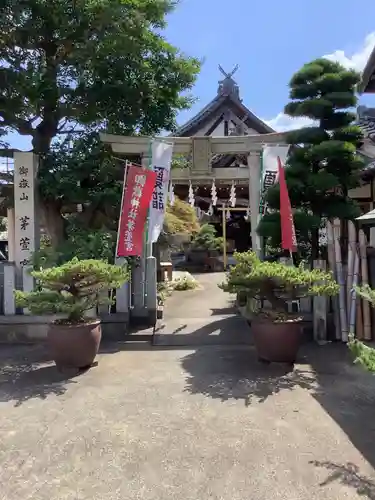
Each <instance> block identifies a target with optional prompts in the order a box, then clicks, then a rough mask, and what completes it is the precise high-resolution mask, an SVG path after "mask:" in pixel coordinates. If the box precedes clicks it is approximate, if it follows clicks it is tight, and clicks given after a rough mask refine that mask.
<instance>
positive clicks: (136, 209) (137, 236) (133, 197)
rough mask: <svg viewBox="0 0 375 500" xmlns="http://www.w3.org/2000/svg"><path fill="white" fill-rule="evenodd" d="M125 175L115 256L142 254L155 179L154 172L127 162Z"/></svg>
mask: <svg viewBox="0 0 375 500" xmlns="http://www.w3.org/2000/svg"><path fill="white" fill-rule="evenodd" d="M125 176H126V179H124V188H123V193H122V203H121V213H120V221H119V229H118V235H117V249H116V255H117V257H129V256H131V255H136V256H140V255H142V250H143V241H144V237H143V232H144V229H145V227H146V219H147V213H148V209H149V205H150V202H151V197H152V193H153V191H154V187H155V181H156V173H155V172H153V171H152V170H147V169H144V168H142V167H138V166H137V165H133V164H128V169H127V174H126V172H125Z"/></svg>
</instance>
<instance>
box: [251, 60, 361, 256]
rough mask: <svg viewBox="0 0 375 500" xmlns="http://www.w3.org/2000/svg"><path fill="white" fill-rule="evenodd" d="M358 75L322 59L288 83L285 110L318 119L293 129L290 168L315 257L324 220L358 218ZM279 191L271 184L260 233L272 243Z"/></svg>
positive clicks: (305, 239)
mask: <svg viewBox="0 0 375 500" xmlns="http://www.w3.org/2000/svg"><path fill="white" fill-rule="evenodd" d="M358 81H359V75H358V73H356V72H355V71H353V70H348V69H346V68H344V67H343V66H341V65H340V64H339V63H337V62H333V61H329V60H327V59H317V60H315V61H312V62H310V63H308V64H305V65H304V66H303V67H302V69H301V70H300V71H298V72H297V73H296V74H295V75H294V76H293V77H292V79H291V81H290V83H289V87H290V98H291V102H290V103H289V104H287V105H286V106H285V113H286V114H287V115H289V116H291V117H296V118H297V117H304V118H309V119H311V120H313V122H314V124H313V126H311V127H305V128H302V129H299V130H295V131H292V132H290V133H289V134H288V135H287V142H288V143H289V144H291V150H290V154H289V159H288V162H287V168H286V171H285V176H286V182H287V186H288V191H289V196H290V201H291V205H292V208H293V212H294V223H295V228H296V235H297V241H298V243H299V245H300V246H301V247H302V246H304V245H310V244H311V253H312V258H317V257H318V256H319V228H320V227H322V225H323V224H324V219H326V218H328V219H331V218H335V217H339V218H340V219H347V220H350V219H354V218H355V217H357V216H358V215H359V211H358V207H357V206H356V204H355V202H354V201H353V200H351V199H350V198H349V196H348V191H349V189H352V188H354V187H356V186H358V185H359V172H360V170H361V169H362V168H363V161H362V160H361V157H360V156H359V155H358V154H357V147H358V145H359V144H360V141H361V138H362V133H361V130H360V128H359V127H358V126H355V125H353V124H352V123H353V121H354V119H355V114H354V113H353V112H351V111H350V109H351V108H354V106H355V105H356V103H357V98H356V95H355V88H356V84H357V83H358ZM279 197H280V191H279V186H278V184H277V185H275V186H273V187H272V188H270V189H269V190H268V192H267V195H266V199H267V202H268V207H269V208H270V209H271V211H270V213H268V214H266V215H265V216H264V217H263V219H262V220H261V222H260V224H259V226H258V232H259V234H260V235H262V236H264V237H265V240H266V242H267V243H269V244H270V245H271V246H272V247H273V248H277V247H279V246H280V241H281V231H280V214H279V209H280V201H279Z"/></svg>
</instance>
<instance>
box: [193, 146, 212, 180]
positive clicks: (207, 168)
mask: <svg viewBox="0 0 375 500" xmlns="http://www.w3.org/2000/svg"><path fill="white" fill-rule="evenodd" d="M192 152H193V166H192V172H193V173H196V174H206V173H210V172H211V141H210V138H209V137H192Z"/></svg>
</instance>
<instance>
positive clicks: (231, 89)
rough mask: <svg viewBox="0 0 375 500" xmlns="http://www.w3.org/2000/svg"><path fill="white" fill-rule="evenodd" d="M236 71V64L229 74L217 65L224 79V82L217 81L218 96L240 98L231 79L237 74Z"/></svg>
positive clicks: (236, 86) (237, 89)
mask: <svg viewBox="0 0 375 500" xmlns="http://www.w3.org/2000/svg"><path fill="white" fill-rule="evenodd" d="M237 70H238V64H236V66H235V67H234V68H233V69H232V71H230V72H229V73H228V72H226V71H224V69H223V68H222V66H221V65H220V64H219V71H220V73H222V74H223V75H224V77H225V78H224V80H220V81H219V88H218V94H220V95H225V96H231V97H234V98H236V99H239V98H240V93H239V88H238V85H237V83H236V82H235V81H234V80H233V78H232V77H233V75H234V74H235V73H236V72H237Z"/></svg>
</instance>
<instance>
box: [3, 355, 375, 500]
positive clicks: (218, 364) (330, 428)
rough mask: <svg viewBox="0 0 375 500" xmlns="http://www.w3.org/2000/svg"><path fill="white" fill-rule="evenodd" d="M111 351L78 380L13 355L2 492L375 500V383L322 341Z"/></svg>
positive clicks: (35, 497) (33, 358)
mask: <svg viewBox="0 0 375 500" xmlns="http://www.w3.org/2000/svg"><path fill="white" fill-rule="evenodd" d="M118 349H119V346H113V348H111V349H109V348H108V349H106V350H103V353H102V354H101V355H100V356H99V358H98V361H99V364H98V366H97V367H95V368H92V369H91V370H90V371H88V372H87V373H84V374H83V375H81V376H79V377H75V378H72V379H66V378H64V377H62V376H61V375H59V374H58V373H57V372H56V370H55V368H54V366H53V365H52V364H51V363H50V362H49V360H48V357H46V355H45V353H44V351H43V350H42V349H41V348H38V349H36V348H30V347H25V348H14V349H7V348H1V350H0V463H1V467H0V482H1V488H0V499H2V500H19V499H22V500H50V499H52V498H53V499H56V500H120V499H121V500H127V499H129V500H130V499H132V500H133V499H134V500H136V499H138V500H198V499H199V500H208V499H212V500H271V499H280V500H306V499H309V500H363V499H370V500H371V499H372V500H373V499H375V474H374V469H373V466H374V464H375V446H374V442H375V439H374V437H375V418H374V408H375V379H374V377H372V376H371V375H368V374H366V373H363V372H362V371H361V370H360V369H359V368H357V367H353V366H352V364H350V360H349V359H348V357H347V351H346V350H345V349H341V348H338V349H337V348H335V347H334V346H327V347H321V348H319V347H315V346H314V347H311V348H309V350H307V351H306V350H305V351H304V352H302V353H301V356H300V361H301V363H300V364H299V365H297V366H296V367H295V370H294V372H292V373H286V371H285V370H283V369H282V368H280V367H273V366H271V367H264V366H262V365H259V364H258V363H257V360H256V357H255V353H254V351H253V349H252V348H251V347H246V346H242V347H234V346H225V347H216V346H203V347H202V346H201V347H199V348H196V349H191V348H190V349H187V350H183V349H177V350H176V349H158V348H150V347H148V348H147V349H144V350H129V349H130V347H129V345H125V346H123V350H118Z"/></svg>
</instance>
